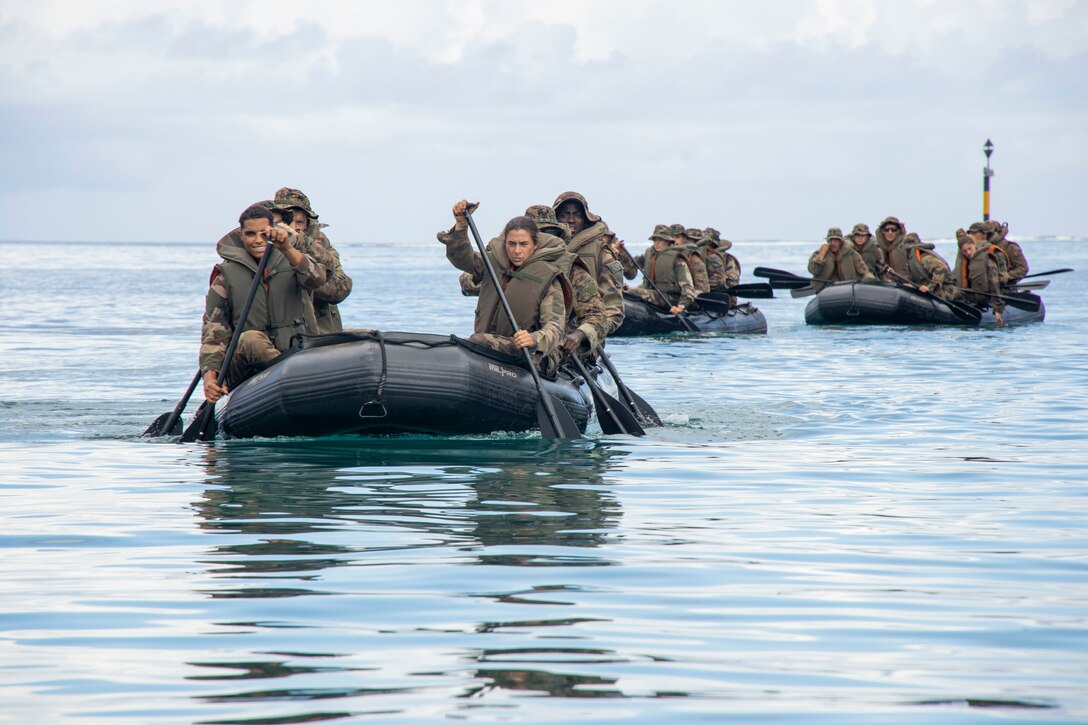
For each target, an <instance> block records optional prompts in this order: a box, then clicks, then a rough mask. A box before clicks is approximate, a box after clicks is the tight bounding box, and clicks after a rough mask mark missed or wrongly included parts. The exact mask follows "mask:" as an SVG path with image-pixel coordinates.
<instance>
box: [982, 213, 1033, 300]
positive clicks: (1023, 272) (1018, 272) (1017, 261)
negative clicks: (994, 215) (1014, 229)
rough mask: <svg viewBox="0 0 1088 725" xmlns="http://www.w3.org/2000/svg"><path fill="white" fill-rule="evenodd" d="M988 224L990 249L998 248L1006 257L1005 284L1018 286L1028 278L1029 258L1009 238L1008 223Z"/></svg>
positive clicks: (990, 222)
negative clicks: (1017, 284) (1022, 280)
mask: <svg viewBox="0 0 1088 725" xmlns="http://www.w3.org/2000/svg"><path fill="white" fill-rule="evenodd" d="M986 224H988V225H989V227H988V229H987V231H988V235H987V243H988V245H989V246H990V247H996V248H997V249H998V250H999V251H1000V252H1002V253H1003V254H1004V257H1005V268H1006V278H1005V282H1004V283H1005V284H1016V283H1017V282H1019V281H1020V280H1021V279H1023V278H1024V277H1025V276H1027V273H1028V271H1029V270H1030V268H1029V267H1028V260H1027V257H1025V256H1024V250H1023V249H1021V248H1020V245H1019V244H1017V243H1016V242H1014V241H1012V240H1011V239H1008V238H1007V235H1008V233H1009V225H1008V224H1007V223H1005V224H1002V223H1001V222H996V221H993V220H990V221H988V222H986ZM979 248H980V249H981V248H982V246H981V245H980V247H979ZM991 251H992V250H991Z"/></svg>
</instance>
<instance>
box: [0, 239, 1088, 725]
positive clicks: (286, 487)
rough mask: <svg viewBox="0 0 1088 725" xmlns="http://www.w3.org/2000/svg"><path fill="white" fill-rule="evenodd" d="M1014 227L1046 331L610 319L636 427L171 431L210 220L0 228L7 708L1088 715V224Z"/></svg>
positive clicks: (438, 253)
mask: <svg viewBox="0 0 1088 725" xmlns="http://www.w3.org/2000/svg"><path fill="white" fill-rule="evenodd" d="M334 239H335V237H334ZM337 241H339V242H340V244H339V247H340V249H341V253H342V257H343V260H344V264H345V267H346V268H347V269H348V270H349V272H350V273H352V274H353V275H354V277H355V292H354V294H353V295H352V297H351V298H350V300H349V301H348V302H347V303H346V304H345V305H344V306H343V312H344V316H345V318H346V320H347V321H348V324H349V325H354V326H360V327H361V326H368V327H380V328H382V329H386V330H418V331H425V332H456V333H461V334H464V333H467V332H469V331H470V326H471V316H472V309H473V301H472V300H468V299H465V298H462V297H461V296H460V294H459V293H458V290H457V272H456V271H455V270H453V269H452V268H451V267H449V266H448V264H447V263H446V262H445V260H444V258H443V256H442V248H441V247H440V245H438V244H437V243H433V244H428V245H416V246H394V245H388V246H383V245H365V244H357V245H352V244H350V243H345V242H344V241H342V240H337ZM814 246H815V244H800V243H789V242H777V243H771V242H768V243H755V242H751V243H747V244H744V243H742V244H739V245H737V248H736V250H735V251H737V253H738V254H739V256H740V257H741V260H742V262H743V263H744V264H745V267H746V270H750V269H751V268H752V267H754V266H755V265H757V264H763V265H767V266H773V267H782V268H788V269H794V270H796V271H798V272H803V271H804V264H805V260H806V258H807V256H808V254H809V252H810V251H811V249H812V248H814ZM1024 247H1025V250H1026V252H1027V254H1028V257H1029V259H1030V261H1031V263H1032V267H1033V270H1035V271H1042V270H1045V269H1052V268H1055V267H1065V266H1071V267H1075V268H1077V269H1078V272H1077V273H1076V274H1065V275H1060V276H1056V277H1054V278H1053V283H1052V284H1051V286H1050V288H1049V289H1047V290H1045V291H1044V292H1043V293H1042V294H1043V296H1044V299H1045V300H1046V303H1047V307H1048V314H1047V321H1046V322H1045V323H1043V324H1039V325H1032V326H1027V327H1022V328H1016V329H1008V330H996V331H994V330H977V329H961V328H943V329H908V328H856V329H850V328H812V327H807V326H805V325H804V323H803V308H804V303H805V300H794V299H791V298H790V297H789V296H788V294H787V296H785V298H783V299H776V300H770V301H763V302H760V303H759V305H760V307H761V308H762V309H763V310H764V311H765V313H766V315H767V318H768V321H769V324H770V332H769V334H768V335H766V336H754V337H711V338H690V337H676V338H669V339H661V338H658V339H635V340H617V341H615V342H614V343H612V345H611V349H612V355H613V358H614V360H615V362H616V363H617V365H618V367H619V368H620V370H621V371H622V372H623V374H624V375H625V379H626V381H627V382H628V384H629V385H630V386H631V387H632V388H634V389H635V390H637V391H638V392H640V393H641V394H642V395H643V397H645V398H647V399H648V400H650V401H651V402H652V403H653V404H654V405H655V407H656V408H657V409H658V411H659V412H660V413H661V414H662V416H663V417H664V418H665V419H666V421H667V425H666V426H665V427H664V428H661V429H653V430H651V431H650V436H649V437H648V438H645V439H641V440H634V439H629V438H624V437H603V436H601V435H600V433H599V429H598V428H597V427H596V424H595V423H594V424H592V427H591V433H590V435H589V436H588V437H587V438H586V439H584V440H582V441H577V442H545V441H541V440H540V439H539V438H537V437H535V436H525V435H496V436H493V437H488V438H465V439H429V438H392V439H389V438H386V439H337V440H306V439H292V440H275V441H251V442H238V441H235V442H228V443H219V444H216V445H195V444H194V445H176V444H172V443H166V442H146V441H144V440H141V439H139V434H140V433H141V432H142V431H143V429H144V428H145V427H146V426H147V425H148V423H149V422H150V421H151V420H152V419H153V418H154V417H155V416H156V415H158V414H159V413H161V412H164V411H167V410H169V409H170V408H172V407H173V405H174V403H175V402H176V400H177V398H178V397H179V396H180V395H181V393H182V392H183V390H184V388H185V386H186V384H187V383H188V381H189V379H190V378H191V377H192V375H193V373H194V372H195V366H196V347H197V339H198V333H199V318H200V313H201V309H202V304H203V294H204V290H205V289H206V284H207V277H208V271H209V269H210V265H211V264H212V262H213V261H214V251H213V245H211V244H208V243H201V244H175V245H148V246H135V245H133V246H125V245H116V244H74V243H72V244H67V243H65V244H60V243H57V244H18V243H0V253H3V255H4V257H5V264H4V265H2V266H0V293H2V294H0V297H2V299H3V303H2V308H3V312H4V314H3V315H2V316H0V380H2V381H3V391H2V393H0V473H2V477H0V505H2V522H3V528H2V530H0V581H2V589H0V721H4V722H12V723H53V722H71V723H88V724H92V723H118V722H132V723H190V722H199V723H254V724H255V723H295V722H316V721H323V720H338V719H342V720H344V721H355V720H358V721H361V722H367V721H397V722H405V723H430V722H440V721H448V720H452V721H470V722H536V723H553V722H558V721H568V722H647V723H657V722H669V723H673V722H781V723H786V722H820V723H844V722H849V723H917V722H926V723H977V722H995V721H1002V722H1007V721H1016V722H1088V610H1086V608H1088V535H1086V527H1085V523H1086V521H1085V518H1086V517H1085V514H1086V509H1088V464H1086V459H1088V456H1086V449H1088V446H1086V445H1085V443H1086V438H1088V386H1086V382H1088V375H1086V362H1088V360H1086V354H1085V349H1086V347H1088V345H1086V343H1088V334H1086V330H1088V308H1086V306H1085V299H1086V294H1088V283H1086V282H1085V280H1088V242H1086V241H1083V240H1064V241H1063V240H1037V241H1028V242H1025V244H1024ZM940 249H941V251H942V252H946V253H947V252H949V251H950V249H951V244H950V243H949V242H947V241H946V242H943V243H942V244H941V246H940ZM745 281H748V276H747V274H746V275H745ZM198 397H199V394H198ZM195 408H196V401H194V402H193V403H192V404H190V406H189V412H192V411H193V410H195Z"/></svg>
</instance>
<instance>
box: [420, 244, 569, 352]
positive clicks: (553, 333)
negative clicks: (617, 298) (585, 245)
mask: <svg viewBox="0 0 1088 725" xmlns="http://www.w3.org/2000/svg"><path fill="white" fill-rule="evenodd" d="M438 240H439V241H440V242H442V243H443V244H444V245H446V259H448V260H449V261H450V263H451V264H453V266H454V267H456V268H457V269H460V270H461V271H463V272H468V273H469V274H471V275H472V282H473V283H474V284H478V285H479V284H485V285H487V284H491V280H490V278H489V277H488V274H487V269H486V268H485V265H484V260H483V257H481V256H480V255H479V253H477V252H475V251H473V249H472V246H471V245H470V244H469V241H468V230H467V229H460V230H459V229H457V228H456V227H454V228H452V229H450V230H449V231H448V232H446V231H443V232H439V233H438ZM496 241H497V240H493V242H492V243H491V244H489V245H488V252H489V256H491V257H492V263H493V264H494V265H495V272H496V274H498V275H499V277H500V280H501V279H502V277H503V274H504V272H505V271H506V270H508V269H509V268H510V261H509V259H508V258H507V256H506V250H505V248H504V246H503V245H501V244H497V243H495V242H496ZM556 248H557V249H556ZM552 254H566V245H565V244H564V243H563V240H562V239H560V238H558V237H553V236H552V235H550V234H541V235H540V242H539V244H538V247H537V251H536V253H534V255H533V258H536V257H537V255H552ZM533 258H531V259H530V261H532V259H533ZM527 264H528V263H527ZM565 282H566V280H565V279H561V280H557V281H554V282H552V284H551V286H550V287H549V289H548V291H547V292H546V293H545V295H544V297H543V299H541V301H540V310H539V316H538V318H539V321H540V325H539V327H538V328H537V329H535V330H528V331H527V332H529V333H530V334H531V335H532V336H533V342H534V344H535V346H536V352H537V353H539V354H540V355H541V356H543V357H546V358H548V359H549V360H551V361H552V362H557V361H558V359H559V345H560V344H561V343H562V341H563V337H564V336H565V334H566V333H565V328H566V322H567V309H568V307H567V295H568V293H569V290H566V289H564V286H563V285H564V284H565ZM477 332H485V334H486V331H482V330H477Z"/></svg>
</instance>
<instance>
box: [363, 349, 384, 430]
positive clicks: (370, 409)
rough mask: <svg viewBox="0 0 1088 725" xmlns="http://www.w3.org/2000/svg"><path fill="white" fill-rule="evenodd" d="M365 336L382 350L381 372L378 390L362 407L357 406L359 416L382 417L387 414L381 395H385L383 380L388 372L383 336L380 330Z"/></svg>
mask: <svg viewBox="0 0 1088 725" xmlns="http://www.w3.org/2000/svg"><path fill="white" fill-rule="evenodd" d="M367 337H370V338H371V339H374V340H377V341H378V347H379V348H380V349H381V351H382V374H381V375H380V376H379V377H378V390H377V393H376V394H375V395H374V397H373V398H371V399H370V400H368V401H367V402H365V403H363V407H361V408H359V417H360V418H384V417H385V416H387V415H388V414H389V411H388V410H386V407H385V401H384V400H383V396H384V395H385V381H386V378H387V377H388V373H389V364H388V361H387V359H386V354H385V337H384V336H383V335H382V331H381V330H374V331H373V332H371V333H370V334H369V335H367Z"/></svg>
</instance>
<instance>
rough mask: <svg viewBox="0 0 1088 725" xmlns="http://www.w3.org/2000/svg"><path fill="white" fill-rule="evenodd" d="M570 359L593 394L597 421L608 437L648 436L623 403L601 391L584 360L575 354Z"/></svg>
mask: <svg viewBox="0 0 1088 725" xmlns="http://www.w3.org/2000/svg"><path fill="white" fill-rule="evenodd" d="M570 359H571V360H573V361H574V366H575V367H577V368H578V372H579V373H581V374H582V377H583V378H584V379H585V381H586V385H588V386H589V392H591V393H592V394H593V405H594V407H595V408H596V409H597V421H598V422H599V423H600V424H601V430H602V431H604V433H605V434H606V435H612V434H615V433H623V434H626V435H633V436H644V435H646V431H644V430H643V429H642V426H641V425H639V424H638V421H637V420H635V416H633V415H632V414H631V411H629V410H627V408H625V407H624V405H623V403H621V402H620V401H618V400H616V399H615V398H613V397H612V396H611V395H609V394H608V393H606V392H605V391H603V390H601V386H600V385H598V384H597V381H596V380H595V379H594V378H593V376H592V375H590V374H589V370H587V369H586V364H585V363H584V362H582V358H580V357H578V355H576V354H575V355H571V356H570Z"/></svg>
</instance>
